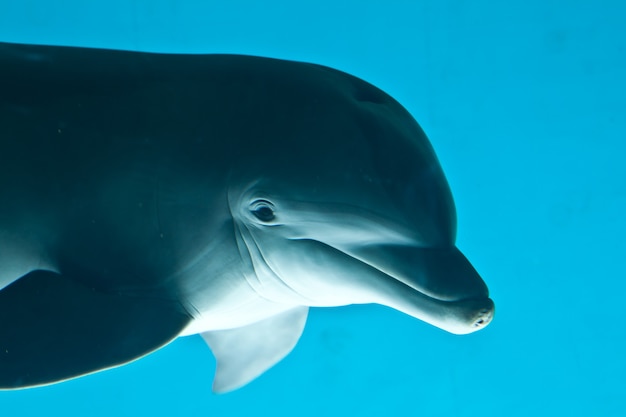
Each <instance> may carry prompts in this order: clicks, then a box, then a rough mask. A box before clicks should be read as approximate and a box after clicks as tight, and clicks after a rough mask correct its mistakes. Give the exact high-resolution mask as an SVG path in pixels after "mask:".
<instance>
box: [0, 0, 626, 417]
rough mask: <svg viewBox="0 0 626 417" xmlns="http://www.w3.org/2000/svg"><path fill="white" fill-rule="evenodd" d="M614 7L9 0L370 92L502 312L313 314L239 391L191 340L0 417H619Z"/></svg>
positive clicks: (620, 271)
mask: <svg viewBox="0 0 626 417" xmlns="http://www.w3.org/2000/svg"><path fill="white" fill-rule="evenodd" d="M389 3H393V5H390V4H389ZM87 4H89V5H87ZM625 21H626V2H623V1H619V0H617V1H608V0H606V1H601V0H596V1H594V2H591V1H572V0H563V1H554V0H553V1H546V0H526V1H523V2H493V1H473V2H465V1H459V0H457V1H452V0H429V1H397V2H383V1H371V0H358V1H357V0H352V1H347V0H346V1H336V0H316V1H298V2H293V1H270V2H257V1H252V0H247V1H244V0H237V1H233V0H229V1H222V2H217V1H212V0H202V1H199V0H194V1H192V0H131V1H128V0H107V1H102V0H94V1H92V2H83V1H78V0H65V1H64V2H50V1H43V0H28V1H27V0H21V1H15V0H0V41H7V42H25V43H29V42H31V43H48V44H61V45H81V46H99V47H112V48H113V47H116V48H124V49H136V50H150V51H176V52H228V53H245V54H254V55H264V56H272V57H278V58H284V59H294V60H303V61H310V62H316V63H321V64H324V65H328V66H331V67H335V68H339V69H341V70H344V71H347V72H349V73H352V74H355V75H357V76H359V77H361V78H364V79H366V80H368V81H370V82H372V83H373V84H375V85H377V86H379V87H381V88H382V89H384V90H385V91H387V92H388V93H390V94H391V95H392V96H394V97H395V98H396V99H398V100H399V101H400V102H401V103H403V104H404V105H405V106H406V107H407V108H408V109H409V110H410V111H411V113H412V114H413V115H414V116H415V117H416V119H417V120H418V121H419V122H420V124H421V125H422V127H423V128H424V130H425V131H426V132H427V134H428V135H429V137H430V139H431V141H432V143H433V145H434V147H435V149H436V151H437V154H438V156H439V158H440V161H441V163H442V165H443V168H444V170H445V172H446V175H447V178H448V180H449V182H450V185H451V187H452V190H453V193H454V196H455V200H456V204H457V209H458V214H459V216H458V217H459V232H458V246H459V247H460V248H461V249H462V250H463V251H464V253H465V254H466V255H467V257H468V258H469V259H470V260H471V261H472V262H473V264H474V265H475V266H476V268H477V269H478V271H479V272H480V273H481V275H482V276H483V277H484V279H485V280H486V281H487V283H488V284H489V287H490V290H491V294H492V298H493V299H494V300H495V302H496V305H497V314H496V318H495V320H494V322H493V323H492V324H491V325H490V326H489V327H488V328H487V329H485V330H484V331H481V332H478V333H476V334H472V335H469V336H453V335H450V334H447V333H444V332H443V331H440V330H438V329H435V328H433V327H430V326H428V325H426V324H423V323H421V322H419V321H417V320H414V319H411V318H409V317H406V316H403V315H402V314H400V313H397V312H394V311H391V310H388V309H385V308H382V307H376V306H354V307H345V308H338V309H314V310H313V311H312V312H311V314H310V316H309V321H308V324H307V327H306V330H305V332H304V335H303V337H302V339H301V341H300V343H299V344H298V346H297V347H296V349H295V350H294V352H293V353H292V354H291V355H290V356H289V357H288V358H287V359H285V360H284V361H283V362H281V363H280V364H279V365H277V366H276V367H275V368H273V369H272V370H270V371H269V372H268V373H267V374H266V375H264V376H262V377H261V378H260V379H258V380H256V381H255V382H253V383H252V384H250V385H248V386H246V387H245V388H243V389H241V390H239V391H236V392H234V393H231V394H227V395H220V396H216V395H214V394H211V392H210V387H211V379H212V375H213V372H214V366H215V364H214V360H213V358H212V356H211V353H210V351H209V349H208V348H207V347H206V346H205V345H204V343H203V342H202V341H201V340H200V338H199V337H190V338H184V339H180V340H178V341H176V342H175V343H173V344H171V345H169V346H168V347H166V348H164V349H162V350H161V351H159V352H157V353H155V354H152V355H150V356H148V357H146V358H144V359H142V360H140V361H137V362H135V363H132V364H130V365H127V366H124V367H121V368H118V369H115V370H111V371H107V372H102V373H99V374H95V375H92V376H88V377H85V378H81V379H78V380H74V381H70V382H67V383H63V384H58V385H54V386H49V387H44V388H37V389H30V390H24V391H14V392H0V414H1V415H2V416H20V417H27V416H38V417H39V416H41V415H53V416H57V415H58V416H119V417H122V416H171V415H177V416H229V417H231V416H232V417H235V416H256V415H263V416H265V415H267V416H272V417H279V416H321V415H324V416H340V415H358V416H381V415H387V416H395V415H405V416H407V415H408V416H478V415H480V416H482V417H488V416H502V415H506V416H554V415H558V416H591V415H593V416H596V417H597V416H625V415H626V395H624V392H626V302H625V301H624V294H626V266H625V259H626V256H625V255H626V238H625V233H626V221H625V220H624V215H625V213H626V163H624V160H625V159H626V158H625V157H626V117H625V115H626V76H625V75H626V25H625V24H624V22H625ZM0 94H1V92H0Z"/></svg>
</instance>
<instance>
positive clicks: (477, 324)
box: [471, 298, 496, 330]
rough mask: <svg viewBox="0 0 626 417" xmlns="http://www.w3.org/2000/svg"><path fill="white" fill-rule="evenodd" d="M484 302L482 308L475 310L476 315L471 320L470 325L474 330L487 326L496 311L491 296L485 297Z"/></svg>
mask: <svg viewBox="0 0 626 417" xmlns="http://www.w3.org/2000/svg"><path fill="white" fill-rule="evenodd" d="M485 304H486V305H485V306H484V307H483V308H481V309H479V310H478V311H477V312H476V315H475V317H474V319H473V320H472V324H471V326H472V327H473V328H474V329H475V330H480V329H482V328H485V327H487V325H488V324H489V323H491V320H493V315H494V313H495V312H496V306H495V304H494V303H493V301H492V300H491V298H487V299H486V302H485Z"/></svg>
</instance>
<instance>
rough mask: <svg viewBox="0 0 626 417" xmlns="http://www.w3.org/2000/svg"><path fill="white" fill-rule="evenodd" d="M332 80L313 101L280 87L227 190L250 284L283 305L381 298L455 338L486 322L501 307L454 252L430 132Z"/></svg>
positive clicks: (450, 208) (366, 89)
mask: <svg viewBox="0 0 626 417" xmlns="http://www.w3.org/2000/svg"><path fill="white" fill-rule="evenodd" d="M315 68H318V69H317V70H318V71H325V69H324V68H322V67H315ZM333 74H334V73H330V72H329V73H328V74H326V73H324V74H322V75H323V76H325V77H331V76H332V75H333ZM317 78H318V79H319V78H323V77H317ZM310 79H316V77H310ZM331 81H332V82H334V83H335V87H337V86H338V87H339V88H335V89H332V90H325V89H324V88H323V86H324V85H327V84H328V80H326V82H324V83H320V85H319V86H315V85H313V86H311V87H310V92H309V94H308V96H309V97H310V99H309V100H308V101H305V102H303V101H302V99H301V98H299V97H291V94H290V92H289V91H290V89H289V88H283V89H280V90H279V91H277V93H276V94H277V99H276V100H275V101H274V102H272V103H270V104H269V105H266V106H265V108H263V109H262V110H257V112H258V113H257V117H256V119H255V120H263V123H262V124H261V126H262V129H263V130H264V131H263V132H262V134H259V135H258V136H259V138H260V139H259V140H258V141H255V146H253V147H249V148H248V150H247V153H245V154H244V157H243V158H241V161H242V162H241V164H239V165H238V166H237V168H236V170H234V171H233V173H232V175H233V179H234V180H233V181H230V184H233V186H232V187H231V188H230V189H229V191H228V203H229V207H230V211H231V214H232V216H233V219H234V224H235V234H236V239H237V245H238V248H239V252H240V255H241V258H242V259H243V261H244V263H245V264H246V265H247V268H246V271H247V273H246V279H247V281H248V282H249V284H250V285H251V286H252V287H253V288H254V289H255V291H256V292H258V293H259V294H260V295H261V296H263V297H264V298H267V299H269V300H272V301H275V302H279V303H285V304H294V303H295V304H300V305H308V306H339V305H347V304H355V303H377V304H382V305H386V306H389V307H392V308H394V309H397V310H399V311H402V312H404V313H406V314H409V315H411V316H413V317H416V318H418V319H421V320H423V321H425V322H428V323H431V324H433V325H435V326H437V327H439V328H442V329H444V330H446V331H449V332H452V333H456V334H465V333H470V332H473V331H476V330H479V329H481V328H482V327H484V326H485V325H487V324H488V323H489V322H490V320H491V318H492V316H493V312H494V304H493V302H492V301H491V299H490V298H489V294H488V290H487V287H486V285H485V283H484V282H483V280H482V279H481V278H480V276H479V275H478V273H477V272H476V271H475V269H474V268H473V267H472V266H471V264H470V263H469V262H468V260H467V259H466V258H465V257H464V256H463V255H462V253H461V252H460V251H459V250H458V249H457V248H456V247H455V237H456V236H455V235H456V212H455V208H454V203H453V200H452V195H451V192H450V189H449V186H448V184H447V181H446V179H445V177H444V174H443V172H442V170H441V167H440V165H439V162H438V160H437V158H436V156H435V153H434V151H433V149H432V147H431V145H430V143H429V141H428V139H427V138H426V136H425V134H424V132H423V131H422V130H421V128H420V127H419V125H418V124H417V122H416V121H415V120H414V119H413V117H412V116H411V115H410V114H409V113H408V112H407V111H406V110H405V109H404V108H403V107H402V106H401V105H400V104H398V103H397V102H396V101H395V100H393V99H392V98H391V97H390V96H388V95H387V94H385V93H384V92H382V91H381V90H378V89H377V88H375V87H373V86H371V85H370V84H367V83H365V82H364V81H361V80H359V79H356V78H354V77H350V76H346V75H345V74H342V77H337V78H336V79H332V80H331ZM340 83H342V84H340ZM338 84H340V85H338ZM300 90H302V88H300ZM259 113H260V114H259ZM252 124H253V125H254V123H252ZM259 124H260V123H259ZM257 128H259V125H258V124H257ZM250 134H254V132H253V131H251V132H250Z"/></svg>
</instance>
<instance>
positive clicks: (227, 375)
mask: <svg viewBox="0 0 626 417" xmlns="http://www.w3.org/2000/svg"><path fill="white" fill-rule="evenodd" d="M308 312H309V308H308V307H304V306H300V307H296V308H293V309H291V310H287V311H285V312H283V313H280V314H277V315H275V316H272V317H270V318H268V319H265V320H262V321H259V322H256V323H253V324H250V325H247V326H244V327H238V328H235V329H228V330H218V331H211V332H204V333H202V338H203V339H204V340H205V342H206V343H207V344H208V345H209V347H210V348H211V350H212V351H213V355H215V358H216V361H217V370H216V371H215V379H214V380H213V391H214V392H227V391H232V390H234V389H237V388H239V387H241V386H243V385H245V384H247V383H248V382H250V381H252V380H253V379H254V378H256V377H258V376H259V375H261V374H262V373H263V372H265V371H267V370H268V369H269V368H271V367H272V366H274V365H275V364H276V363H278V362H279V361H280V360H281V359H283V358H284V357H285V356H287V355H288V354H289V352H291V351H292V349H293V348H294V347H295V346H296V343H298V339H300V336H301V335H302V331H303V330H304V325H305V324H306V318H307V314H308Z"/></svg>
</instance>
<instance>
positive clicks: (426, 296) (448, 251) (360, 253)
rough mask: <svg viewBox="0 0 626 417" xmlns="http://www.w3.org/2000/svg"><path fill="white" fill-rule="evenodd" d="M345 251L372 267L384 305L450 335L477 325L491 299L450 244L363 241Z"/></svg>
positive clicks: (489, 313)
mask: <svg viewBox="0 0 626 417" xmlns="http://www.w3.org/2000/svg"><path fill="white" fill-rule="evenodd" d="M349 255H350V256H352V257H353V258H355V259H356V260H358V261H360V262H362V263H364V264H367V265H368V266H370V267H372V268H374V269H376V270H377V271H378V272H379V273H380V275H379V277H382V278H378V279H382V280H384V281H386V282H385V292H386V293H385V292H384V296H383V298H382V302H379V304H384V305H387V306H389V307H392V308H394V309H396V310H399V311H402V312H404V313H406V314H409V315H411V316H413V317H416V318H418V319H420V320H423V321H425V322H428V323H430V324H433V325H435V326H437V327H439V328H442V329H443V330H446V331H448V332H451V333H455V334H467V333H472V332H475V331H477V330H480V329H483V328H484V327H486V326H487V325H488V324H489V323H491V321H492V320H493V317H494V314H495V304H494V302H493V300H492V299H491V298H489V290H488V288H487V286H486V284H485V283H484V281H483V280H482V278H481V277H480V275H479V274H478V272H476V270H475V269H474V267H473V266H472V265H471V264H470V262H469V261H468V260H467V258H465V256H464V255H463V254H462V253H461V252H460V251H459V250H458V249H457V248H456V247H455V246H451V247H445V248H421V247H414V246H394V245H389V246H368V247H364V248H359V249H357V250H353V251H350V253H349Z"/></svg>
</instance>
